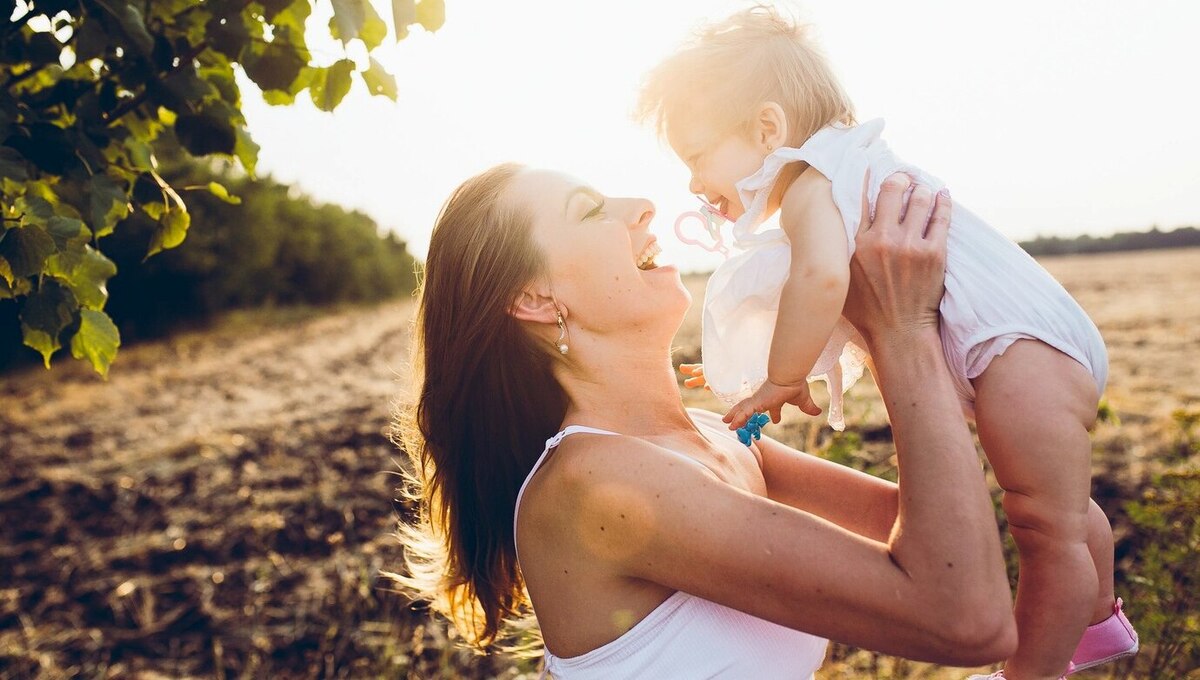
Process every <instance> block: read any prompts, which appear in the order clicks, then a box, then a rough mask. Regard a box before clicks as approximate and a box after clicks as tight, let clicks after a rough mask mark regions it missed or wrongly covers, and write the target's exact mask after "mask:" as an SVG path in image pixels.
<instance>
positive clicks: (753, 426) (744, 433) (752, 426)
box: [737, 413, 771, 446]
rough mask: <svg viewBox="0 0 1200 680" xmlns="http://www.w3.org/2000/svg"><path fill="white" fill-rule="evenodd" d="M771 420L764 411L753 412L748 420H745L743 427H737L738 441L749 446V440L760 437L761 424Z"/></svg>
mask: <svg viewBox="0 0 1200 680" xmlns="http://www.w3.org/2000/svg"><path fill="white" fill-rule="evenodd" d="M769 422H771V419H770V418H769V417H768V416H767V414H765V413H755V414H754V415H752V416H750V420H747V421H746V425H745V426H744V427H739V428H738V429H737V436H738V441H740V442H741V443H743V444H745V445H746V446H750V442H751V441H753V440H755V439H762V429H763V426H764V425H766V424H767V423H769Z"/></svg>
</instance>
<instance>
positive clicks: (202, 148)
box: [175, 111, 237, 156]
mask: <svg viewBox="0 0 1200 680" xmlns="http://www.w3.org/2000/svg"><path fill="white" fill-rule="evenodd" d="M175 135H176V136H177V137H178V138H179V143H180V144H182V145H183V148H185V149H187V150H188V153H190V154H192V155H193V156H207V155H208V154H212V153H224V154H231V153H233V151H234V149H235V148H236V146H237V132H236V130H235V129H234V126H233V122H232V121H231V120H230V119H229V118H227V117H225V116H219V115H214V114H213V113H210V112H207V111H206V112H203V113H186V114H182V115H180V116H179V117H178V118H176V119H175Z"/></svg>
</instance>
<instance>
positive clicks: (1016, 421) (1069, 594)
mask: <svg viewBox="0 0 1200 680" xmlns="http://www.w3.org/2000/svg"><path fill="white" fill-rule="evenodd" d="M973 382H974V387H975V394H976V399H975V418H976V426H977V430H978V433H979V440H980V443H982V444H983V448H984V451H985V452H986V453H987V457H988V460H989V462H990V463H991V464H992V468H993V469H994V470H995V472H996V479H997V481H998V482H999V483H1000V486H1001V487H1002V488H1003V489H1004V492H1005V493H1004V510H1005V513H1006V514H1007V516H1008V523H1009V528H1010V530H1011V532H1012V535H1013V539H1014V540H1015V541H1016V544H1017V549H1018V552H1019V555H1020V575H1019V577H1018V583H1017V600H1016V619H1017V632H1018V638H1019V639H1018V645H1017V651H1016V653H1015V654H1014V655H1013V657H1012V658H1011V659H1009V660H1008V662H1007V663H1006V664H1005V671H1004V673H1005V677H1006V678H1008V680H1029V679H1042V678H1058V677H1059V676H1060V675H1062V673H1063V672H1064V671H1065V670H1066V669H1067V664H1068V662H1069V661H1070V660H1071V655H1072V653H1073V652H1074V651H1075V646H1076V645H1077V644H1078V642H1079V639H1080V637H1081V636H1082V635H1083V631H1084V628H1085V627H1086V626H1087V625H1088V624H1089V623H1091V622H1093V621H1094V620H1095V616H1096V612H1097V611H1099V610H1100V609H1101V607H1100V606H1099V605H1098V604H1097V603H1098V599H1099V598H1100V597H1101V595H1103V596H1104V597H1106V598H1109V599H1108V601H1107V604H1106V605H1105V606H1106V607H1107V608H1108V609H1109V610H1111V602H1112V600H1111V597H1112V586H1111V578H1112V576H1111V573H1112V534H1111V530H1110V531H1108V532H1107V533H1106V532H1104V531H1102V530H1101V527H1100V526H1099V520H1101V519H1103V513H1099V515H1098V516H1097V513H1096V511H1098V510H1099V508H1098V507H1097V508H1096V509H1095V510H1092V509H1091V508H1092V506H1093V505H1094V504H1093V503H1092V502H1091V499H1090V498H1089V496H1090V488H1091V451H1092V447H1091V440H1090V437H1089V434H1088V431H1089V430H1090V429H1091V427H1092V426H1093V425H1094V424H1095V420H1096V404H1097V402H1098V400H1099V395H1098V394H1097V388H1096V383H1095V380H1093V378H1092V376H1091V374H1090V373H1089V372H1088V371H1087V369H1085V368H1084V367H1083V366H1082V365H1080V364H1079V363H1078V362H1077V361H1075V360H1074V359H1072V358H1070V357H1069V356H1067V355H1065V354H1063V353H1062V352H1059V351H1058V350H1056V349H1054V348H1053V347H1050V346H1049V345H1046V344H1044V343H1042V342H1038V341H1035V340H1018V341H1016V342H1015V343H1013V344H1012V345H1011V346H1010V347H1009V348H1008V349H1007V350H1006V351H1005V352H1004V354H1002V355H1000V356H998V357H996V358H995V359H993V360H992V362H991V364H990V365H989V366H988V368H987V370H986V371H984V373H983V374H982V375H980V376H979V377H978V378H976V379H975V380H974V381H973ZM1105 523H1106V524H1107V522H1106V521H1105ZM1089 538H1091V542H1094V543H1096V546H1095V552H1096V553H1097V555H1096V558H1097V559H1095V560H1094V559H1093V556H1092V552H1093V551H1092V550H1089ZM1105 540H1107V542H1108V545H1107V548H1105V546H1103V545H1102V544H1103V543H1104V542H1105ZM1106 551H1107V552H1106ZM1105 554H1107V558H1105V557H1104V555H1105ZM1098 567H1099V568H1101V569H1105V570H1107V572H1108V573H1107V578H1108V584H1109V585H1108V586H1107V588H1102V587H1101V584H1100V579H1099V578H1098V577H1097V568H1098ZM1101 590H1104V591H1105V592H1104V593H1101Z"/></svg>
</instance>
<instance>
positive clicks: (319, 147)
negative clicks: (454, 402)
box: [244, 0, 1200, 270]
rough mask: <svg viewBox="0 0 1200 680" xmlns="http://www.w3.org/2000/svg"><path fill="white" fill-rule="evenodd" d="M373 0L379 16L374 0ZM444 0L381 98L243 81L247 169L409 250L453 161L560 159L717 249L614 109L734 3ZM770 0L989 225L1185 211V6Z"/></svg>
mask: <svg viewBox="0 0 1200 680" xmlns="http://www.w3.org/2000/svg"><path fill="white" fill-rule="evenodd" d="M373 2H374V4H375V6H376V7H377V9H378V10H379V13H380V15H382V16H384V17H385V19H387V20H388V22H389V23H390V20H391V10H390V4H389V2H387V0H373ZM446 4H447V9H446V15H447V19H446V24H445V26H444V27H443V28H442V29H441V30H440V31H438V32H437V33H436V34H428V33H425V32H424V31H422V30H421V29H420V28H418V27H414V29H413V30H412V32H411V33H410V35H409V37H408V38H406V39H405V40H404V41H402V42H400V43H398V44H397V43H395V42H394V41H393V40H392V39H391V38H390V37H389V39H388V40H387V42H386V43H385V45H384V46H382V47H381V48H379V49H378V50H377V51H376V53H375V54H376V58H378V59H379V60H380V61H381V62H383V63H384V64H385V65H386V66H387V67H388V68H389V69H390V70H391V71H392V72H393V73H394V74H395V75H396V78H397V82H398V86H399V92H400V96H399V101H398V102H397V103H392V102H391V101H389V100H387V99H385V98H382V97H371V96H369V95H368V94H367V92H366V89H365V87H364V86H363V85H362V83H361V81H358V80H357V79H356V81H355V85H354V88H353V90H352V91H351V93H350V94H349V95H348V96H347V98H346V100H345V101H344V102H343V104H342V106H341V107H340V108H339V109H338V110H337V111H336V112H335V113H333V114H326V113H323V112H320V111H318V110H316V109H315V108H314V107H313V106H312V104H311V102H310V101H309V100H308V98H307V95H305V96H304V97H301V98H300V99H298V100H297V104H296V105H294V106H290V107H270V106H267V105H266V104H264V103H263V102H262V101H261V98H260V97H258V96H257V94H256V93H255V91H254V89H253V86H252V85H250V84H249V81H248V80H244V83H245V84H246V90H245V93H246V95H245V104H244V109H245V111H246V116H247V119H248V120H249V124H250V130H251V133H252V134H253V136H254V137H255V139H256V140H257V141H258V143H259V144H260V145H261V146H262V152H261V156H260V162H259V168H260V172H263V173H269V174H271V175H273V176H274V177H275V178H277V179H279V180H281V181H284V182H289V183H295V184H298V185H299V186H300V187H302V188H303V189H304V190H305V191H307V192H308V193H310V194H311V195H313V196H315V197H316V198H317V199H319V200H322V201H329V202H336V203H339V204H342V205H345V206H347V207H351V208H358V209H360V210H362V211H364V212H366V213H368V214H370V215H371V216H373V217H374V218H375V219H376V220H377V221H379V222H380V224H382V225H384V226H385V227H387V228H389V229H392V230H394V231H396V232H398V233H399V234H400V235H401V236H402V237H403V238H405V239H406V240H407V241H408V242H409V244H410V251H411V252H413V253H414V254H415V255H416V256H417V257H419V258H422V259H423V258H424V256H425V253H426V250H427V248H428V242H429V231H430V228H431V226H432V224H433V221H434V219H435V218H436V216H437V212H438V210H439V208H440V207H441V204H442V202H443V201H444V200H445V199H446V197H447V196H448V195H449V194H450V192H451V190H452V189H453V188H454V187H455V186H457V185H458V184H459V183H460V182H461V181H462V180H464V179H466V178H467V177H468V176H470V175H472V174H474V173H476V172H479V171H481V170H484V169H486V168H488V167H490V166H492V165H494V164H496V163H500V162H504V161H519V162H522V163H526V164H530V165H534V166H543V167H549V168H554V169H561V170H565V171H567V172H570V173H572V174H574V175H575V176H577V177H579V178H580V179H582V180H584V181H586V182H588V183H590V184H591V185H592V186H594V187H596V188H597V189H598V190H600V191H602V192H604V193H606V194H609V195H613V196H621V195H638V196H645V197H647V198H650V199H651V200H652V201H654V203H655V204H656V206H657V209H658V217H656V219H655V222H654V226H653V227H652V229H653V230H654V231H655V232H656V233H658V234H659V236H660V242H661V243H662V244H663V246H664V250H665V251H666V253H667V256H668V257H669V259H670V260H671V261H674V262H676V263H678V264H680V265H681V267H682V268H683V269H685V270H688V269H706V268H710V267H712V266H714V265H715V264H716V261H715V260H714V259H713V258H714V257H716V256H713V255H711V254H708V253H705V252H704V251H701V250H699V249H697V248H695V247H692V246H685V245H683V244H681V243H679V242H678V241H677V240H676V239H675V237H674V235H673V225H674V222H675V218H676V216H677V215H679V214H680V213H681V212H683V211H686V210H691V209H694V208H695V207H696V205H698V203H697V201H696V200H695V198H694V197H692V196H691V195H690V194H689V193H688V191H687V180H688V175H687V173H686V171H685V170H684V168H683V165H682V164H681V163H680V162H679V161H677V160H676V159H675V158H674V156H673V155H672V154H671V153H670V150H669V149H668V148H667V147H666V146H665V145H664V144H661V143H660V142H659V141H658V140H657V139H656V138H655V136H654V135H653V133H652V131H650V130H649V129H646V128H643V127H641V126H638V125H635V124H634V123H633V122H631V120H630V116H629V112H630V110H631V109H632V107H633V103H634V100H635V97H636V91H637V86H638V83H639V81H640V78H641V77H642V75H643V74H644V73H645V72H646V71H647V70H648V69H649V68H651V67H652V66H653V65H654V64H655V63H657V62H658V61H659V60H660V59H661V58H662V57H664V56H665V55H667V54H669V53H670V52H671V51H672V50H673V49H674V47H675V46H676V45H677V44H678V43H679V42H680V41H681V40H682V39H683V38H684V37H685V36H686V35H687V33H688V32H689V31H690V30H691V29H692V28H693V27H694V26H696V25H697V24H698V23H700V22H703V21H704V20H705V19H714V18H722V17H724V16H726V15H728V14H730V13H732V12H733V11H735V10H736V9H739V8H741V7H743V6H745V4H746V3H742V2H730V1H729V0H672V1H669V2H668V1H655V2H645V1H644V0H616V1H609V2H587V3H583V2H570V1H564V0H540V1H537V2H533V1H523V0H520V1H518V0H512V1H509V2H496V1H495V0H446ZM780 4H781V6H784V7H786V8H792V9H793V10H795V11H796V12H798V13H799V15H800V16H801V18H802V19H803V20H805V21H806V22H809V23H812V24H814V25H815V27H816V35H817V37H818V40H819V42H820V44H821V45H822V46H823V48H824V50H825V52H826V54H828V56H829V58H830V60H831V62H832V64H833V66H834V68H835V70H836V72H837V73H838V75H839V77H840V78H841V80H842V83H843V85H844V87H845V88H846V89H847V91H848V93H849V95H850V97H851V98H852V99H853V101H854V102H855V104H856V107H857V110H858V114H859V119H860V120H869V119H871V118H876V117H883V118H885V119H886V120H887V128H886V129H885V131H884V136H885V139H887V140H888V142H889V144H890V145H891V146H892V148H893V149H894V150H895V151H896V152H897V153H898V154H899V155H900V156H901V157H902V158H904V159H905V160H907V161H909V162H911V163H914V164H916V165H919V166H921V167H923V168H925V169H926V170H928V171H930V172H932V173H934V174H935V175H938V176H940V177H941V178H943V179H944V180H946V181H947V182H948V184H949V186H950V187H951V189H952V192H953V194H954V198H955V201H956V202H957V203H960V204H963V205H966V206H968V207H970V208H971V209H972V210H973V211H974V212H976V213H978V214H979V215H981V216H982V217H984V218H985V219H987V220H989V221H990V222H991V223H992V224H993V225H995V226H996V227H997V228H999V229H1000V230H1001V231H1003V232H1004V233H1005V234H1007V235H1009V236H1010V237H1012V238H1014V239H1018V240H1019V239H1024V238H1029V237H1032V236H1035V235H1051V234H1056V235H1064V236H1073V235H1077V234H1082V233H1088V234H1094V235H1103V234H1108V233H1112V232H1114V231H1120V230H1141V229H1146V228H1148V227H1150V226H1151V225H1155V224H1157V225H1159V226H1160V227H1162V228H1164V229H1170V228H1174V227H1177V226H1182V225H1188V224H1200V124H1198V123H1197V121H1198V120H1200V115H1198V114H1200V87H1197V85H1196V83H1197V82H1200V76H1198V75H1197V72H1198V71H1200V56H1198V53H1197V52H1196V47H1195V44H1196V43H1195V41H1196V30H1197V28H1198V27H1200V3H1196V2H1194V0H1156V2H1152V3H1132V2H1116V1H1109V0H1104V1H1101V0H1061V1H1056V2H1044V1H1042V2H1038V1H1034V0H1019V1H1009V2H1005V3H977V2H958V1H954V0H945V1H935V0H912V1H910V2H906V3H895V2H848V1H845V0H805V1H804V2H790V3H786V4H784V3H780ZM329 12H330V9H329V5H328V3H327V2H324V1H322V2H319V3H318V11H317V13H315V14H314V17H313V18H312V20H311V22H310V24H309V26H310V31H309V35H310V46H311V47H312V48H313V50H314V53H315V57H316V59H318V60H320V61H321V63H328V62H331V61H333V60H334V59H336V58H340V57H341V56H342V49H341V46H340V44H339V43H336V42H333V41H332V40H331V39H329V38H328V31H327V29H325V27H324V24H325V22H327V21H328V16H329ZM352 47H353V46H352ZM358 47H359V50H360V51H361V46H358ZM356 54H358V53H357V52H355V51H354V50H353V49H352V50H351V56H355V55H356ZM748 75H749V74H748Z"/></svg>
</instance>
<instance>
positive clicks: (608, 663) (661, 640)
mask: <svg viewBox="0 0 1200 680" xmlns="http://www.w3.org/2000/svg"><path fill="white" fill-rule="evenodd" d="M577 432H586V433H589V434H607V435H615V434H617V433H616V432H609V431H608V430H599V429H596V428H592V427H584V426H582V425H570V426H568V427H567V428H566V429H564V430H563V431H562V432H559V433H558V434H556V435H554V436H553V437H551V438H550V439H547V440H546V448H545V450H543V451H542V455H541V457H539V458H538V460H537V462H536V463H534V465H533V469H532V470H530V471H529V475H528V476H527V477H526V478H525V482H524V483H523V484H521V490H520V491H519V492H518V493H517V503H516V508H515V509H514V512H513V545H514V547H515V545H516V535H517V521H516V513H517V511H519V510H520V508H521V497H522V496H523V495H524V494H525V487H527V486H528V485H529V480H531V479H533V475H534V474H535V473H536V472H537V471H538V468H540V467H541V465H542V463H543V462H544V461H545V460H546V455H547V454H549V453H550V451H551V450H552V449H553V448H554V447H556V446H558V443H559V442H561V441H562V439H563V437H566V436H568V435H571V434H575V433H577ZM672 453H675V454H676V455H678V456H680V457H682V458H684V459H686V460H688V461H690V462H692V463H694V464H696V465H700V466H701V467H703V464H702V463H700V462H699V461H697V460H696V459H694V458H691V457H690V456H685V455H684V454H682V453H678V452H676V451H672ZM520 561H521V560H520V556H519V555H518V557H517V564H518V565H520ZM536 609H537V608H536V607H535V608H534V610H535V614H536ZM825 646H826V641H825V640H824V639H823V638H819V637H816V636H814V635H809V634H808V633H802V632H800V631H796V630H792V629H791V628H787V627H784V626H781V625H779V624H776V623H772V622H770V621H767V620H765V619H760V618H758V617H756V616H751V615H750V614H747V613H745V612H742V611H739V610H737V609H732V608H730V607H726V606H724V605H720V604H717V603H715V602H711V601H709V600H705V599H703V598H700V597H696V596H694V595H689V594H688V593H685V592H683V591H682V590H677V591H675V592H674V593H673V594H671V595H670V596H669V597H667V599H666V600H664V601H663V602H662V604H660V605H658V607H656V608H655V609H654V610H653V611H651V612H650V613H649V614H647V615H646V617H645V618H644V619H642V620H641V621H639V622H638V623H636V624H635V625H634V626H633V627H632V628H630V629H629V630H627V631H625V633H624V634H622V635H621V636H620V637H618V638H617V639H615V640H613V641H612V642H608V643H605V644H603V645H601V646H599V647H597V648H596V649H593V650H592V651H590V652H586V653H584V654H580V655H579V656H572V657H568V658H562V657H558V656H555V655H554V654H552V653H551V652H550V650H549V649H547V650H545V661H546V665H545V669H544V670H543V672H542V676H543V677H544V676H545V675H546V673H549V674H550V675H551V676H552V677H553V678H555V680H618V679H620V678H654V679H655V680H659V679H674V678H681V679H684V678H686V679H689V680H690V679H691V678H729V679H737V680H741V679H743V678H756V679H758V680H775V679H779V680H782V679H784V678H786V679H788V680H811V679H812V677H813V673H815V672H816V670H817V668H818V667H820V665H821V662H822V661H823V660H824V659H825Z"/></svg>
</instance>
